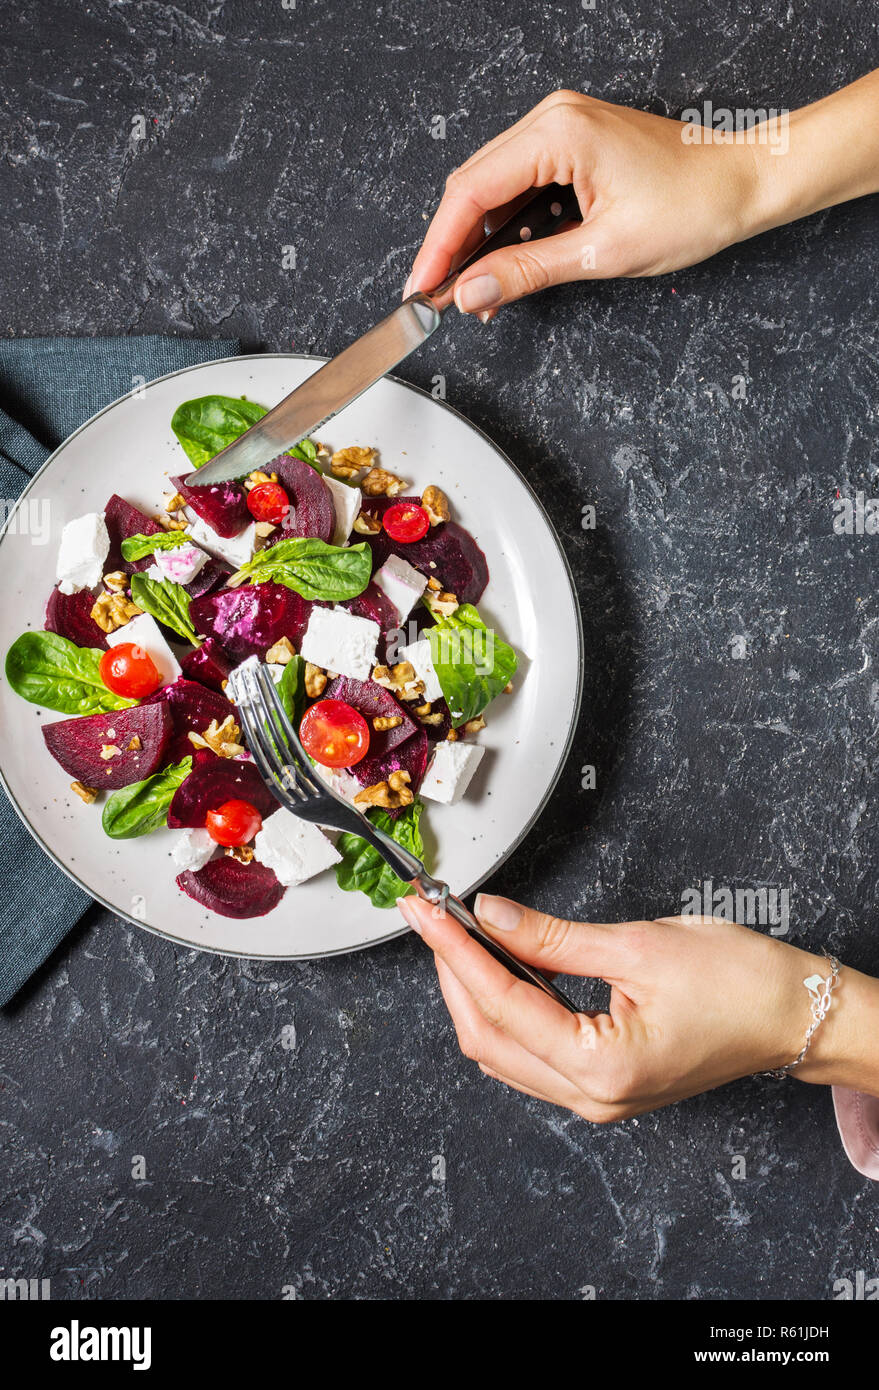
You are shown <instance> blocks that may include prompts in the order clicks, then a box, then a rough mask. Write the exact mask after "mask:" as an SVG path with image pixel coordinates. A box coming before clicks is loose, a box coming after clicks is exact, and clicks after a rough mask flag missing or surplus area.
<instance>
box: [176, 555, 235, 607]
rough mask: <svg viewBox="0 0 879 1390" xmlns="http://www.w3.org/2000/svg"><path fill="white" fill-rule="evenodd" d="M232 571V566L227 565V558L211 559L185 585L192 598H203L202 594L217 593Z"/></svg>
mask: <svg viewBox="0 0 879 1390" xmlns="http://www.w3.org/2000/svg"><path fill="white" fill-rule="evenodd" d="M231 573H232V566H231V565H227V564H226V562H225V560H213V559H211V560H208V562H207V564H206V565H202V567H201V569H200V570H199V572H198V574H197V575H196V576H195V578H194V579H191V580H190V581H189V583H188V584H184V585H183V587H184V589H185V590H186V592H187V593H188V594H189V597H190V598H201V596H202V594H215V593H216V592H217V590H218V589H222V587H223V585H224V584H225V583H226V580H227V579H228V578H229V575H230V574H231Z"/></svg>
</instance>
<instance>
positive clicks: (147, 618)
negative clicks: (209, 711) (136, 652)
mask: <svg viewBox="0 0 879 1390" xmlns="http://www.w3.org/2000/svg"><path fill="white" fill-rule="evenodd" d="M120 642H134V644H135V646H138V647H143V649H144V651H145V652H146V653H147V654H148V655H149V656H151V657H152V659H153V661H154V662H155V663H156V668H157V670H158V672H159V675H160V676H161V678H162V685H170V684H171V682H172V681H176V680H177V677H178V676H180V675H182V671H181V670H180V664H179V662H178V660H177V658H176V656H175V655H174V653H173V652H172V650H171V648H170V647H169V646H168V643H167V642H166V641H165V639H164V637H163V636H162V633H161V630H160V628H159V624H158V623H157V622H156V620H155V618H153V617H152V616H151V615H150V614H149V613H141V614H139V616H138V617H136V618H132V619H131V621H130V622H128V623H125V625H124V626H123V627H117V629H116V631H115V632H108V633H107V644H108V646H111V647H118V646H119V644H120Z"/></svg>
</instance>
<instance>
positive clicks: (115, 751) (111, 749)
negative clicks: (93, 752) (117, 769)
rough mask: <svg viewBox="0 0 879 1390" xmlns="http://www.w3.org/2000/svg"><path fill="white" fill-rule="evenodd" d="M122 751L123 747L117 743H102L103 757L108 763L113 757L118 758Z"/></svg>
mask: <svg viewBox="0 0 879 1390" xmlns="http://www.w3.org/2000/svg"><path fill="white" fill-rule="evenodd" d="M121 752H122V750H121V748H117V746H116V744H115V743H102V744H101V757H102V758H103V759H104V762H105V763H108V762H109V761H110V759H111V758H118V757H119V755H120V753H121Z"/></svg>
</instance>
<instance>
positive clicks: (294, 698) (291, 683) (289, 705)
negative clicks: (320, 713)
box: [278, 656, 305, 730]
mask: <svg viewBox="0 0 879 1390" xmlns="http://www.w3.org/2000/svg"><path fill="white" fill-rule="evenodd" d="M278 694H279V695H280V697H281V704H282V705H283V706H284V713H285V714H286V715H287V718H288V719H289V720H290V723H291V724H292V725H293V728H294V729H296V730H298V728H299V721H300V719H301V718H302V707H303V705H304V704H305V662H304V661H303V660H302V657H301V656H291V658H290V660H289V661H288V662H287V665H286V666H285V667H284V674H283V675H282V677H281V679H280V680H279V681H278Z"/></svg>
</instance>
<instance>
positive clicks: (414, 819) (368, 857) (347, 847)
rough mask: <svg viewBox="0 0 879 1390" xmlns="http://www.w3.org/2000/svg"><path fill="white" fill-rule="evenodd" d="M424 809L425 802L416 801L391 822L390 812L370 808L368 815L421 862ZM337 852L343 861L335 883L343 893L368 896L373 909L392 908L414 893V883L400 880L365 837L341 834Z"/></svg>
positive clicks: (338, 868) (337, 868) (337, 867)
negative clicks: (421, 828)
mask: <svg viewBox="0 0 879 1390" xmlns="http://www.w3.org/2000/svg"><path fill="white" fill-rule="evenodd" d="M422 810H423V805H422V802H420V801H419V800H418V799H417V798H416V799H415V801H413V802H412V805H411V806H407V807H406V809H405V811H403V812H401V814H400V815H399V816H398V817H397V819H396V820H392V819H391V817H390V816H389V815H388V813H387V811H383V810H381V809H380V808H379V807H377V806H373V807H371V808H370V810H369V811H368V812H367V815H368V816H369V819H370V820H371V821H372V822H373V824H374V825H377V826H379V828H380V829H382V830H385V831H386V832H387V833H388V835H390V837H391V839H392V840H396V842H397V844H398V845H403V846H404V847H405V848H406V849H408V850H411V852H412V853H413V854H417V855H418V858H419V859H422V858H423V857H424V841H423V840H422V838H421V830H420V829H419V822H420V820H421V812H422ZM336 849H337V850H338V851H339V853H340V854H341V856H342V859H341V862H340V863H338V864H337V865H336V882H337V883H338V885H339V887H340V888H341V889H343V890H344V892H346V893H351V892H354V891H355V890H359V891H360V892H361V893H365V894H366V896H367V897H368V898H369V900H370V902H371V903H372V904H373V906H374V907H381V908H388V907H393V906H394V904H395V903H396V901H397V899H398V898H405V897H406V895H407V894H408V893H414V892H415V889H414V888H413V887H412V885H411V884H409V883H404V882H403V880H402V879H400V878H397V875H396V874H395V873H394V872H393V870H392V869H390V868H389V867H388V865H387V864H386V863H385V861H384V860H383V859H382V857H381V855H380V854H379V852H378V850H375V849H373V847H372V845H368V844H367V843H366V841H365V840H364V839H363V837H362V836H360V835H350V834H346V835H340V836H339V838H338V840H337V841H336Z"/></svg>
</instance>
